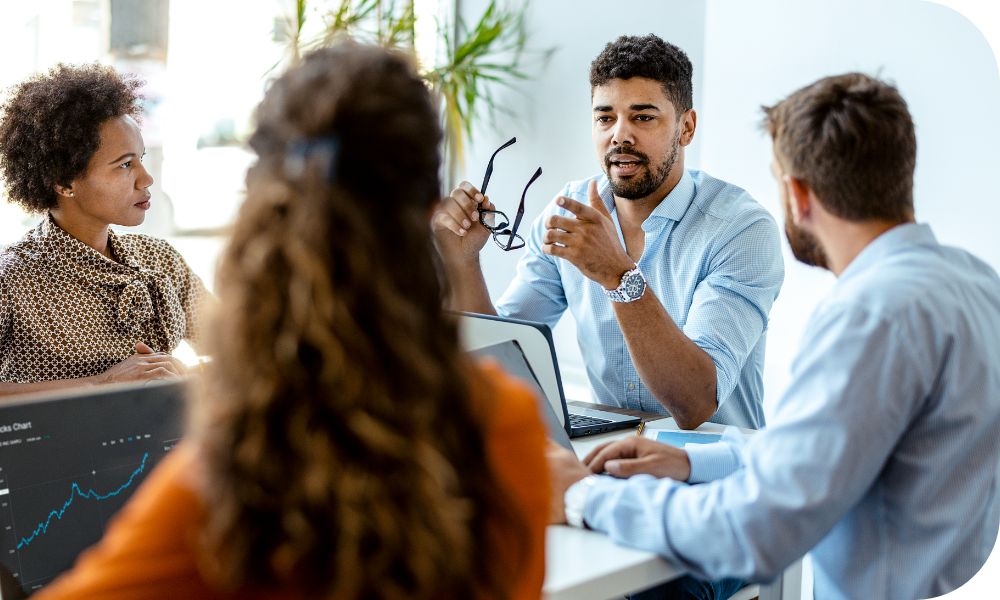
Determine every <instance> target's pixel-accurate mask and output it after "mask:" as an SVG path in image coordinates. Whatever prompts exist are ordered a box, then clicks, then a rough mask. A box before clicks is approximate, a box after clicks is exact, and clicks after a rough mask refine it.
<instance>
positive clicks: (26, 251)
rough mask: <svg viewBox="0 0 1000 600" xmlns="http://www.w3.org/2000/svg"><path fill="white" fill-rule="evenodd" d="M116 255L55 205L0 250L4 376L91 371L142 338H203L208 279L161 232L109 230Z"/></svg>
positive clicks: (154, 342)
mask: <svg viewBox="0 0 1000 600" xmlns="http://www.w3.org/2000/svg"><path fill="white" fill-rule="evenodd" d="M108 241H109V243H110V245H111V251H112V253H113V254H114V256H115V257H116V258H117V259H118V261H119V262H115V261H113V260H111V259H109V258H107V257H106V256H104V255H103V254H101V253H100V252H98V251H97V250H94V249H93V248H91V247H90V246H87V245H86V244H84V243H83V242H81V241H79V240H77V239H76V238H74V237H73V236H71V235H69V234H68V233H66V232H65V231H63V230H62V229H61V228H60V227H59V226H58V225H56V223H55V221H53V220H52V216H51V215H49V216H48V217H47V218H46V219H44V220H43V221H42V222H41V223H40V224H39V225H38V227H36V228H35V229H33V230H31V231H29V232H28V233H27V234H26V235H25V236H24V237H23V238H22V239H21V240H20V241H19V242H17V243H16V244H13V245H11V246H10V247H8V248H7V249H5V250H4V251H3V252H2V253H0V381H6V382H14V383H33V382H37V381H49V380H55V379H73V378H76V377H89V376H91V375H97V374H99V373H103V372H104V371H106V370H108V368H110V367H111V366H113V365H115V364H117V363H119V362H121V361H122V360H124V359H126V358H128V357H129V356H131V355H132V354H133V352H134V346H135V342H137V341H141V342H144V343H146V344H148V345H149V346H150V347H151V348H153V349H154V350H159V351H165V352H171V351H173V350H174V348H176V347H177V345H178V344H179V343H180V341H181V340H182V339H187V340H189V341H190V342H191V343H192V344H193V345H196V344H197V336H196V331H197V329H198V313H199V305H200V304H201V303H202V302H203V301H204V300H205V299H206V298H207V297H208V292H207V291H206V290H205V286H204V284H203V283H202V282H201V279H199V278H198V276H197V275H195V274H194V272H193V271H191V268H190V267H188V266H187V263H185V262H184V259H183V258H181V255H180V254H179V253H178V252H177V251H176V250H174V249H173V248H172V247H171V246H170V244H168V243H166V242H165V241H163V240H159V239H156V238H152V237H149V236H146V235H138V234H118V233H115V232H114V231H110V230H109V232H108Z"/></svg>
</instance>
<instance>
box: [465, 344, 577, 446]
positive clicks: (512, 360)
mask: <svg viewBox="0 0 1000 600" xmlns="http://www.w3.org/2000/svg"><path fill="white" fill-rule="evenodd" d="M469 354H471V355H473V356H476V357H479V358H483V357H490V358H493V359H494V360H496V361H497V362H499V363H500V366H502V367H503V369H504V371H506V372H507V373H508V374H510V375H513V376H514V377H517V378H518V379H520V380H521V381H523V382H525V383H526V384H528V387H530V388H531V389H532V390H533V391H534V392H535V398H537V399H538V409H539V411H540V412H541V414H542V420H543V421H545V429H546V430H547V432H548V434H549V437H550V438H552V440H553V441H554V442H555V443H557V444H559V445H560V446H562V447H563V448H566V449H567V450H573V444H572V443H570V441H569V433H568V432H567V431H566V427H565V426H564V425H563V421H564V419H560V418H559V417H558V416H556V413H555V411H554V410H552V404H550V403H549V401H548V399H547V398H546V397H545V392H543V391H542V386H541V384H539V383H538V378H537V377H535V372H534V371H532V370H531V365H529V364H528V359H527V358H525V357H524V352H523V351H522V350H521V345H520V344H518V343H517V340H507V341H506V342H500V343H499V344H493V345H491V346H484V347H482V348H479V349H478V350H473V351H471V352H470V353H469Z"/></svg>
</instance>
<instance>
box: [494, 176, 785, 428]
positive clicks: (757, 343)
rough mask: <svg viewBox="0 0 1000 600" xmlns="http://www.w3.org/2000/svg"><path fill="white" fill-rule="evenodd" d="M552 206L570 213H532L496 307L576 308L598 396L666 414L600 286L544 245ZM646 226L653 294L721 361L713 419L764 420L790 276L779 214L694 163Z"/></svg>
mask: <svg viewBox="0 0 1000 600" xmlns="http://www.w3.org/2000/svg"><path fill="white" fill-rule="evenodd" d="M591 179H595V178H591ZM596 179H597V182H598V191H599V193H600V194H601V197H602V198H603V199H604V203H605V204H606V205H607V207H608V211H609V212H610V213H611V218H612V219H613V220H614V222H615V226H616V227H617V229H618V236H619V240H620V241H621V242H622V246H623V247H624V244H625V242H624V238H623V237H622V231H621V225H620V224H619V222H618V213H617V212H616V211H615V206H614V199H613V196H612V193H611V188H610V185H609V182H608V179H607V177H606V176H605V175H603V174H602V175H600V176H598V177H596ZM590 181H591V180H590V179H588V180H585V181H578V182H571V183H569V184H567V186H566V188H565V189H564V190H563V192H562V193H561V195H563V196H566V197H568V198H572V199H574V200H576V201H578V202H582V203H584V204H589V200H588V197H587V186H588V185H589V183H590ZM552 214H559V215H563V216H572V215H571V214H570V213H569V212H568V211H566V210H565V209H563V208H560V207H558V206H557V205H556V204H555V202H552V203H551V204H550V205H549V206H548V207H547V208H546V209H545V210H544V211H543V212H542V214H541V216H539V217H538V218H537V219H536V220H535V222H534V223H533V224H532V226H531V231H530V233H529V234H528V236H527V239H526V249H527V251H526V253H525V255H524V256H523V257H522V258H521V260H520V262H519V263H518V265H517V276H516V277H515V278H514V280H513V281H512V282H511V284H510V287H508V288H507V291H506V292H505V293H504V294H503V296H502V297H501V298H500V300H499V301H498V302H497V305H496V309H497V312H498V313H499V314H500V315H502V316H508V317H515V318H520V319H526V320H529V321H540V322H542V323H546V324H548V325H549V326H550V327H554V326H555V324H556V322H557V321H558V320H559V318H560V317H561V316H562V314H563V312H564V311H565V310H566V309H567V308H569V310H570V312H572V314H573V317H574V318H575V319H576V325H577V341H578V343H579V345H580V351H581V353H582V354H583V359H584V363H585V364H586V368H587V376H588V378H589V380H590V385H591V388H592V389H593V392H594V396H595V398H596V399H597V401H598V402H601V403H603V404H608V405H612V406H619V407H622V408H630V409H634V410H644V411H649V412H655V413H659V414H667V411H666V409H665V408H664V407H663V405H661V404H660V403H659V401H657V399H656V397H655V396H653V394H652V393H651V392H650V391H649V389H648V388H647V387H646V386H645V385H644V384H643V382H642V381H641V380H640V379H639V374H638V372H637V371H636V368H635V363H634V362H633V361H632V357H631V356H630V355H629V352H628V348H627V347H626V346H625V338H624V336H623V335H622V331H621V328H619V326H618V321H617V319H616V318H615V313H614V309H613V308H612V306H611V301H610V300H609V299H608V298H607V296H605V294H604V290H603V288H602V287H601V286H600V284H598V283H596V282H594V281H592V280H590V279H588V278H587V277H585V276H584V275H583V274H582V273H581V272H580V271H579V270H578V269H577V268H576V267H575V266H573V265H572V264H571V263H570V262H568V261H566V260H564V259H561V258H555V257H552V256H549V255H547V254H544V253H543V252H542V236H543V234H544V233H545V220H546V219H547V218H548V216H549V215H552ZM642 229H643V231H644V232H645V234H646V240H645V247H644V249H643V253H642V257H641V258H640V260H639V263H638V264H639V268H640V269H641V270H642V273H643V275H645V277H646V281H647V283H648V290H649V291H651V292H652V293H653V294H655V295H656V297H657V298H658V299H659V301H660V302H661V303H662V304H663V307H664V308H665V309H666V311H667V313H668V314H669V315H670V317H671V318H672V319H673V320H674V322H675V323H676V324H677V326H678V327H679V328H680V329H682V330H683V331H684V333H685V335H687V336H688V337H689V338H690V339H691V340H693V341H694V343H695V344H697V345H698V346H699V347H701V348H702V349H703V350H704V351H705V352H707V353H708V355H709V356H711V357H712V360H713V361H714V362H715V367H716V375H717V385H716V401H717V403H718V406H719V408H718V411H717V412H716V413H715V415H714V416H713V417H712V418H711V419H710V420H711V421H713V422H716V423H723V424H729V425H739V426H741V427H752V428H758V427H760V426H762V425H763V424H764V415H763V410H762V408H761V401H762V397H763V388H764V385H763V380H762V370H763V365H764V344H765V337H766V335H765V332H766V330H767V319H768V313H769V312H770V310H771V305H772V303H773V302H774V299H775V298H776V297H777V296H778V290H779V289H780V288H781V282H782V280H783V278H784V264H783V262H782V258H781V241H780V238H779V233H778V229H777V226H776V225H775V223H774V219H773V218H771V215H770V213H768V212H767V211H766V210H765V209H764V208H763V207H761V206H760V204H758V203H757V202H756V201H755V200H754V199H753V198H751V197H750V195H749V194H747V193H746V192H745V191H743V190H742V189H740V188H738V187H736V186H733V185H730V184H728V183H725V182H723V181H720V180H718V179H715V178H714V177H711V176H709V175H706V174H704V173H700V172H698V171H685V172H684V174H683V175H682V177H681V179H680V181H679V182H678V183H677V185H676V186H674V189H673V190H671V191H670V193H669V194H667V196H666V198H664V199H663V201H662V202H660V204H659V205H658V206H657V207H656V208H655V209H654V210H653V212H652V214H650V215H649V217H648V218H647V219H646V221H645V222H643V224H642Z"/></svg>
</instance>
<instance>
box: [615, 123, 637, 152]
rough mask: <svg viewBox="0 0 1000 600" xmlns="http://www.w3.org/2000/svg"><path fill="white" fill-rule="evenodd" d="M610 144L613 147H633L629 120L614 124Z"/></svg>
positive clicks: (632, 134) (633, 140) (633, 139)
mask: <svg viewBox="0 0 1000 600" xmlns="http://www.w3.org/2000/svg"><path fill="white" fill-rule="evenodd" d="M611 144H612V145H613V146H629V145H631V146H634V145H635V135H634V132H633V130H632V121H631V120H629V119H618V120H617V121H616V122H615V126H614V130H613V131H612V132H611Z"/></svg>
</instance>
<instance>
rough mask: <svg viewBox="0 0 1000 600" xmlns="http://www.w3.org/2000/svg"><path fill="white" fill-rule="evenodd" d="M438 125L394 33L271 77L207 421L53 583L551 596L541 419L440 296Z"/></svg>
mask: <svg viewBox="0 0 1000 600" xmlns="http://www.w3.org/2000/svg"><path fill="white" fill-rule="evenodd" d="M440 139H441V132H440V130H439V127H438V125H437V117H436V111H435V109H434V106H433V105H432V103H431V100H430V98H429V95H428V92H427V89H426V87H425V85H424V84H423V83H422V82H421V80H420V79H419V78H418V77H416V76H415V75H414V73H413V70H412V68H411V67H410V66H409V64H408V63H407V62H406V61H405V60H404V59H402V58H400V57H397V56H394V55H393V54H391V53H388V52H386V51H385V50H381V49H377V48H372V47H366V46H358V45H354V44H342V45H338V46H336V47H333V48H328V49H324V50H320V51H317V52H315V53H313V54H311V55H309V56H307V57H306V58H305V60H304V61H303V62H302V63H301V64H300V65H299V66H297V67H295V68H293V69H292V70H291V71H289V72H288V73H286V74H285V75H284V76H282V77H281V78H280V79H279V80H278V81H276V82H275V83H274V85H273V86H272V87H271V88H270V89H269V91H268V92H267V94H266V96H265V99H264V101H263V102H262V104H261V105H260V107H259V108H258V111H257V130H256V133H254V135H253V136H252V138H251V140H250V145H251V146H252V147H253V149H254V150H255V151H256V152H257V154H258V156H259V160H258V162H257V163H256V164H255V165H254V166H253V167H252V168H251V169H250V172H249V173H248V175H247V200H246V203H245V205H244V206H243V208H242V210H241V213H240V215H239V218H238V220H237V223H236V225H235V230H234V232H233V236H232V239H231V241H230V242H229V244H228V246H227V248H226V249H225V251H224V253H223V256H222V258H221V262H220V267H219V273H218V277H217V288H218V290H217V291H218V295H219V299H220V308H221V311H220V312H219V314H218V315H216V317H215V318H214V319H213V329H212V331H211V335H210V336H209V339H208V343H209V344H211V349H212V351H213V352H212V354H213V356H214V360H213V362H212V363H211V364H210V365H209V368H208V371H207V373H206V375H205V382H204V386H203V390H202V391H201V392H199V394H198V398H197V401H196V402H195V403H194V406H193V411H192V413H193V418H192V425H191V431H190V435H189V436H188V438H187V439H186V440H185V442H183V443H182V444H181V445H180V446H178V448H177V449H176V450H174V451H173V452H172V453H171V455H170V456H168V457H167V458H166V459H164V461H163V462H162V463H161V464H160V466H159V467H158V468H157V470H156V471H155V472H154V473H153V474H151V475H150V478H149V480H147V481H146V483H145V484H144V486H143V487H142V489H140V490H139V491H137V493H136V496H135V497H134V498H133V499H132V501H131V502H130V503H129V504H128V505H127V506H126V508H125V509H124V510H123V512H122V513H121V515H120V516H119V517H118V518H117V519H116V521H115V522H114V523H113V524H112V525H111V527H110V528H109V531H108V533H107V535H106V537H105V539H104V540H103V541H102V542H101V543H99V544H98V545H97V546H96V547H95V548H94V549H92V550H90V551H88V553H87V554H85V555H84V556H83V557H82V558H81V560H80V562H79V563H78V564H77V565H76V567H75V568H74V570H73V571H71V572H70V573H69V574H67V575H66V576H64V577H63V578H61V579H60V580H57V581H56V582H55V583H53V584H51V585H50V586H49V587H47V588H45V589H43V590H42V593H41V595H40V597H42V598H54V597H83V596H88V597H113V596H114V597H143V598H160V597H162V598H168V597H169V598H177V597H215V596H225V595H227V594H236V595H238V596H240V597H309V598H529V597H535V598H537V597H538V596H539V594H540V590H541V583H542V578H543V566H542V564H543V556H544V549H543V545H544V528H545V521H546V516H547V510H548V486H547V473H546V466H545V462H544V456H543V450H544V443H545V442H544V433H543V430H542V426H541V424H540V422H539V417H538V409H537V405H536V402H535V400H534V399H533V397H532V396H531V394H530V392H528V391H527V390H526V389H525V388H524V387H522V386H520V385H519V384H517V383H515V382H514V381H513V380H511V379H509V378H508V377H507V376H506V375H504V374H503V373H502V372H501V371H499V370H498V369H496V368H494V367H490V366H484V365H479V364H475V363H473V362H471V361H470V359H469V358H467V356H466V355H465V354H464V353H462V352H461V350H460V348H459V343H458V334H457V330H456V329H457V328H456V324H455V322H454V320H453V319H452V318H451V317H449V316H448V315H446V314H444V313H443V312H442V309H441V306H442V298H443V297H444V295H443V290H442V285H441V283H440V282H439V278H438V273H439V269H438V268H437V262H436V260H435V251H434V247H433V242H432V238H431V233H430V227H429V219H430V215H431V213H432V210H433V208H434V206H435V204H436V202H437V200H438V198H439V180H438V171H439V161H440V159H439V154H438V146H439V142H440Z"/></svg>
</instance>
